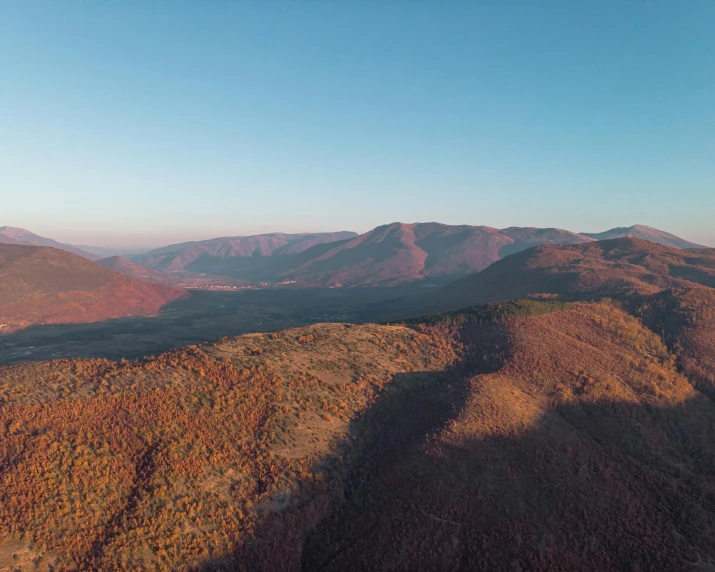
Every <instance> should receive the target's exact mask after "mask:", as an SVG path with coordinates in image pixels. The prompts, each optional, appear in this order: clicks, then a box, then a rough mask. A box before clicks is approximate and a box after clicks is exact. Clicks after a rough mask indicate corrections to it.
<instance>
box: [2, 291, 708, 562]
mask: <svg viewBox="0 0 715 572" xmlns="http://www.w3.org/2000/svg"><path fill="white" fill-rule="evenodd" d="M704 291H708V290H705V289H704ZM660 295H663V294H660ZM673 295H674V296H679V294H677V293H674V294H673ZM655 302H656V300H655V299H653V298H649V297H648V296H644V297H643V298H642V304H641V305H640V306H639V308H638V309H634V310H632V311H633V312H635V313H637V312H640V313H641V314H642V315H643V316H646V315H647V316H649V317H651V318H652V319H655V317H656V315H657V317H658V320H659V324H662V325H663V327H664V328H666V329H667V332H666V341H667V342H669V340H670V339H671V337H673V338H675V337H677V338H678V339H680V340H682V339H684V336H689V335H693V332H694V330H693V328H692V327H691V325H690V324H689V322H688V320H685V319H681V318H679V317H677V315H678V312H681V310H682V308H681V307H680V306H678V304H681V302H678V304H675V303H672V302H668V303H667V304H666V303H665V302H663V303H662V304H661V305H660V306H658V307H659V308H660V309H661V311H660V312H655V311H654V310H653V308H655V307H656V304H655ZM682 304H685V302H684V301H683V302H682ZM664 308H665V309H664ZM669 308H673V309H674V310H675V311H671V309H669ZM683 311H684V310H683ZM673 316H676V317H673ZM645 319H646V318H644V320H645ZM668 320H671V321H672V323H671V322H669V321H668ZM711 333H712V332H711ZM661 335H662V334H656V333H655V332H654V331H653V330H651V329H648V328H646V327H645V326H644V324H643V323H642V322H641V321H639V320H638V319H637V318H635V317H633V316H632V315H630V314H629V313H627V312H626V311H625V309H624V308H623V307H621V306H620V305H619V304H617V303H614V302H601V303H594V302H576V303H569V304H562V303H550V302H548V303H545V302H533V301H528V302H516V303H509V304H501V305H492V306H487V307H482V308H473V309H470V310H467V311H464V312H460V313H455V314H452V315H441V316H435V317H431V318H425V319H423V320H416V321H414V322H411V323H410V324H409V325H402V326H399V325H397V326H376V325H364V326H350V325H343V324H320V325H316V326H311V327H308V328H300V329H296V330H285V331H282V332H276V333H273V334H260V335H247V336H241V337H238V338H226V339H222V340H219V341H217V342H215V343H212V344H204V345H202V346H199V347H188V348H185V349H182V350H175V351H171V352H168V353H166V354H163V355H161V356H159V357H157V358H153V359H148V360H145V361H141V362H132V363H127V362H121V363H115V362H107V361H102V360H99V361H91V360H60V361H55V362H45V363H35V364H26V365H19V366H12V367H7V368H0V379H2V380H3V383H2V385H0V443H2V445H1V447H0V467H1V468H0V481H1V482H2V486H0V539H4V540H0V543H2V542H6V546H11V547H14V548H13V549H15V550H18V551H20V552H21V553H22V554H23V557H22V558H25V557H26V560H22V561H19V562H18V561H16V565H17V566H23V568H22V569H30V568H29V566H30V560H31V559H32V558H40V560H39V562H40V563H41V564H42V565H47V564H50V563H54V564H55V565H56V566H57V568H60V569H61V568H78V569H87V570H89V569H98V568H103V569H118V568H122V567H124V568H129V569H166V570H176V569H190V568H197V567H204V568H208V569H227V570H229V569H230V570H233V569H251V570H271V571H272V570H306V571H309V570H364V569H374V570H388V569H389V570H414V569H434V570H475V569H476V570H519V569H520V570H553V569H561V570H583V569H590V570H613V569H622V568H624V567H627V566H630V567H631V569H633V568H634V567H636V569H637V568H638V567H640V569H643V570H646V569H687V567H688V566H689V565H690V564H689V563H695V562H701V563H707V562H710V561H715V549H714V548H713V547H714V546H715V537H713V528H712V527H711V526H710V525H709V523H710V522H712V519H713V518H715V504H713V503H712V502H711V499H710V496H711V492H712V491H713V490H715V476H714V475H715V466H713V460H712V455H711V454H710V452H711V451H712V450H713V447H715V429H714V427H715V426H714V425H713V421H712V420H713V419H715V407H714V406H713V401H712V400H711V399H710V398H709V397H707V394H706V393H704V392H701V391H699V388H700V387H701V386H700V385H699V382H697V381H694V380H693V379H692V378H691V377H689V373H688V371H687V370H683V369H682V367H681V366H682V363H681V362H683V360H684V359H685V358H686V357H687V356H686V354H685V353H684V354H683V355H682V356H680V355H675V354H673V353H671V352H669V350H668V348H667V347H666V345H665V344H664V343H663V341H662V338H661ZM693 340H694V341H693V344H696V343H698V342H697V336H695V337H693ZM669 343H670V342H669ZM671 347H672V348H674V349H675V348H676V347H677V346H676V345H673V344H671ZM693 347H694V346H693ZM698 367H700V368H701V369H702V371H703V372H704V373H705V374H706V375H712V373H713V371H712V369H708V368H711V367H712V364H711V363H710V362H699V363H698ZM683 373H685V374H688V375H683ZM2 550H3V548H2V547H1V546H0V558H1V557H2V554H3V552H2ZM26 567H27V568H26Z"/></svg>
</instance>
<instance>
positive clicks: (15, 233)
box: [0, 226, 100, 260]
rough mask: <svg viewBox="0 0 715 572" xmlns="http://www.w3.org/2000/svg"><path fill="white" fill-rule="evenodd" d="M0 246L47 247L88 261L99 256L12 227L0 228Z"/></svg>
mask: <svg viewBox="0 0 715 572" xmlns="http://www.w3.org/2000/svg"><path fill="white" fill-rule="evenodd" d="M0 244H21V245H24V246H48V247H50V248H59V249H60V250H66V251H67V252H72V253H73V254H79V255H80V256H82V257H84V258H88V259H89V260H98V259H99V258H100V256H97V255H96V254H94V253H91V252H87V251H86V250H82V249H81V248H79V247H77V246H73V245H71V244H64V243H62V242H57V241H56V240H52V239H51V238H45V237H44V236H40V235H37V234H35V233H34V232H30V231H29V230H25V229H24V228H16V227H13V226H0Z"/></svg>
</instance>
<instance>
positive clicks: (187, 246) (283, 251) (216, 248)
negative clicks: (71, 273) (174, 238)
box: [132, 232, 355, 278]
mask: <svg viewBox="0 0 715 572" xmlns="http://www.w3.org/2000/svg"><path fill="white" fill-rule="evenodd" d="M352 236H355V233H354V232H324V233H312V234H311V233H304V234H284V233H281V232H276V233H271V234H260V235H254V236H235V237H222V238H214V239H211V240H203V241H196V242H184V243H179V244H172V245H169V246H165V247H162V248H157V249H154V250H150V251H149V252H146V253H144V254H140V255H136V256H133V257H132V260H134V261H135V262H138V263H139V264H141V265H142V266H147V267H149V268H154V269H156V270H160V271H162V272H178V271H182V270H186V271H190V272H198V273H206V274H227V275H229V276H237V277H239V278H243V277H244V276H243V274H245V273H246V272H251V273H252V274H251V275H254V274H256V273H260V272H261V271H262V270H263V268H262V266H261V263H263V264H265V263H266V262H267V260H266V259H272V257H274V256H275V257H280V256H286V257H289V258H290V257H292V256H294V255H296V254H298V253H300V252H303V251H304V250H307V249H308V248H310V247H312V246H315V245H318V244H323V243H327V242H335V241H340V240H344V239H347V238H350V237H352ZM257 261H258V262H257ZM268 262H269V263H270V262H271V260H268Z"/></svg>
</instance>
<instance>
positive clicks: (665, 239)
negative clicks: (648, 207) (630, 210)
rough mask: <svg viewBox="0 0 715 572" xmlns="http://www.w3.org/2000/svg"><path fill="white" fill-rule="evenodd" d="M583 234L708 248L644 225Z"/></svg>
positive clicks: (684, 246) (594, 237) (686, 247)
mask: <svg viewBox="0 0 715 572" xmlns="http://www.w3.org/2000/svg"><path fill="white" fill-rule="evenodd" d="M581 234H582V235H583V236H587V237H589V238H593V239H595V240H611V239H614V238H624V237H628V236H631V237H632V238H642V239H644V240H648V241H650V242H655V243H656V244H662V245H663V246H671V247H673V248H680V249H690V248H706V247H705V246H703V245H701V244H695V243H694V242H690V241H688V240H684V239H682V238H680V237H679V236H675V235H674V234H670V233H669V232H665V231H663V230H658V229H657V228H652V227H650V226H645V225H642V224H636V225H634V226H628V227H616V228H612V229H611V230H607V231H605V232H596V233H588V232H582V233H581Z"/></svg>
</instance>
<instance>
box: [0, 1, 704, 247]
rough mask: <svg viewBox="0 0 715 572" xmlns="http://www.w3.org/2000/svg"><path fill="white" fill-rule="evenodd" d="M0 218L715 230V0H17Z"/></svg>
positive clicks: (1, 53) (146, 224) (182, 225)
mask: <svg viewBox="0 0 715 572" xmlns="http://www.w3.org/2000/svg"><path fill="white" fill-rule="evenodd" d="M0 197H1V198H2V202H1V203H0V208H1V209H2V210H0V225H3V224H7V225H12V226H23V227H26V228H29V229H31V230H33V231H35V232H38V233H40V234H44V235H46V236H51V237H53V238H56V239H60V240H68V241H73V242H75V243H90V244H121V245H157V244H161V243H166V242H173V241H178V240H185V239H200V238H209V237H213V236H219V235H239V234H251V233H257V232H264V231H276V230H280V231H315V230H342V229H346V230H356V231H365V230H368V229H370V228H372V227H374V226H376V225H378V224H382V223H386V222H391V221H397V220H399V221H403V222H414V221H429V220H437V221H442V222H446V223H467V224H486V225H490V226H496V227H504V226H511V225H520V226H526V225H529V226H557V227H562V228H568V229H570V230H575V231H592V232H595V231H600V230H605V229H607V228H609V227H612V226H623V225H630V224H635V223H642V224H649V225H651V226H656V227H659V228H662V229H664V230H668V231H671V232H675V233H677V234H680V235H682V236H684V237H686V238H689V239H692V240H697V241H701V242H705V243H709V244H712V245H715V2H713V1H712V0H686V1H672V2H658V1H647V2H646V1H642V2H637V1H632V2H629V1H622V0H618V1H612V2H611V1H602V0H599V1H593V2H570V1H566V0H564V1H561V2H548V1H544V2H526V1H523V2H517V1H509V0H507V1H505V2H496V1H492V0H490V1H478V0H474V1H472V2H464V3H461V2H436V1H435V2H428V1H426V0H414V1H409V2H389V1H387V2H378V1H371V0H361V1H358V0H355V1H353V2H348V1H347V0H346V1H336V2H329V1H310V0H307V1H297V2H296V1H291V2H279V1H278V0H269V1H267V2H258V1H257V0H256V1H251V2H239V1H227V0H226V1H221V0H213V1H199V0H195V1H191V2H177V1H168V0H166V1H159V0H154V1H136V2H132V1H128V0H122V1H121V2H119V1H117V2H109V1H98V2H90V1H71V2H70V1H60V0H53V1H52V2H46V3H43V2H34V1H31V0H24V1H22V2H20V1H15V0H6V1H5V2H3V3H2V12H1V13H0Z"/></svg>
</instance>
